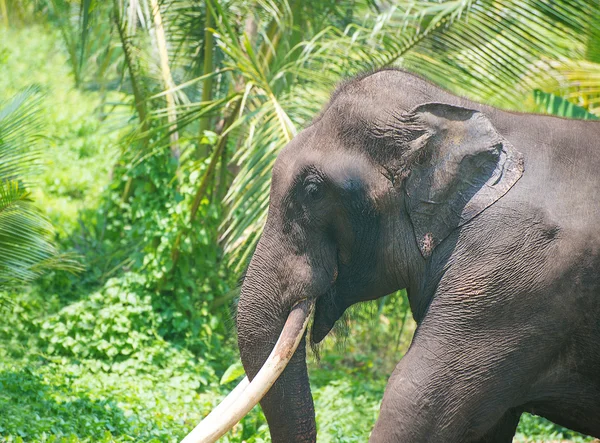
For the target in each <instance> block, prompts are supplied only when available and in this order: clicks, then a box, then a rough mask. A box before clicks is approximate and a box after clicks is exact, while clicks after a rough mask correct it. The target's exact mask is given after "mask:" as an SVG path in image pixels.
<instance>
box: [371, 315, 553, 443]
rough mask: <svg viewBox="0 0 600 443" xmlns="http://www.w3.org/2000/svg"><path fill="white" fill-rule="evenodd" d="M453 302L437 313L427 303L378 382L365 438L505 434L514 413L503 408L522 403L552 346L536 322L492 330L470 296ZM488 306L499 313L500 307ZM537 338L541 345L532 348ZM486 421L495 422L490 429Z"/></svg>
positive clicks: (457, 439) (450, 441)
mask: <svg viewBox="0 0 600 443" xmlns="http://www.w3.org/2000/svg"><path fill="white" fill-rule="evenodd" d="M454 306H461V305H458V304H455V305H454ZM454 306H450V307H446V306H442V307H443V308H444V309H445V310H444V312H438V311H437V309H436V308H437V307H436V306H435V305H434V304H432V306H431V307H430V310H429V312H428V314H427V316H426V318H425V319H424V320H423V322H422V323H421V325H419V327H418V328H417V331H416V332H415V338H414V340H413V343H412V344H411V347H410V349H409V350H408V352H407V353H406V355H405V356H404V357H403V358H402V360H400V363H398V365H397V366H396V369H395V370H394V373H393V374H392V376H391V377H390V380H389V382H388V385H387V387H386V390H385V394H384V397H383V402H382V405H381V411H380V415H379V419H378V420H377V423H376V424H375V428H374V429H373V433H372V435H371V442H372V443H397V442H411V443H430V442H432V443H433V442H441V441H443V442H445V443H464V442H472V441H474V442H479V441H482V442H505V441H506V442H508V441H509V434H511V433H513V432H514V429H515V428H516V425H517V423H518V414H516V413H515V414H514V415H513V416H512V417H511V416H510V415H509V416H505V414H506V413H507V411H508V410H509V409H511V407H512V406H513V405H515V404H518V405H520V404H525V403H527V401H528V397H527V396H528V395H529V393H528V392H529V388H530V387H531V386H532V385H533V384H534V382H535V380H536V378H537V374H539V373H540V371H541V370H542V368H544V367H547V365H548V364H550V362H551V361H552V358H553V357H554V356H555V355H556V352H558V349H557V348H558V347H557V346H554V344H553V343H551V342H550V341H549V340H547V339H546V338H545V336H546V334H547V331H546V330H544V328H541V327H540V329H539V330H537V329H536V330H533V331H525V332H527V333H524V332H523V331H522V330H519V328H516V327H506V328H503V329H502V334H501V335H499V333H498V326H497V325H496V324H494V323H493V319H490V318H489V316H488V313H487V312H484V313H482V314H479V312H476V311H475V309H474V303H473V304H471V305H469V308H471V310H470V311H468V310H467V309H463V311H462V312H453V311H452V310H451V309H450V308H451V307H454ZM488 311H489V312H490V314H489V315H494V316H496V318H501V319H503V318H506V317H507V315H506V314H504V312H502V310H499V311H496V312H494V310H492V309H488ZM525 311H526V310H523V312H525ZM475 314H479V315H481V317H478V316H476V315H475ZM519 320H520V319H519ZM523 324H526V322H525V321H523ZM540 341H544V346H539V347H537V348H536V345H537V343H539V342H540ZM532 349H539V352H531V350H532ZM490 423H497V424H498V425H497V426H496V427H495V428H494V429H490Z"/></svg>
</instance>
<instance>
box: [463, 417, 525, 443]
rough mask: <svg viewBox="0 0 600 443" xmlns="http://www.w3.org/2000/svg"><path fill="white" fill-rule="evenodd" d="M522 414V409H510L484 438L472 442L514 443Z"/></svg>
mask: <svg viewBox="0 0 600 443" xmlns="http://www.w3.org/2000/svg"><path fill="white" fill-rule="evenodd" d="M521 414H522V412H521V410H520V409H519V410H517V409H509V410H508V411H506V413H505V414H504V415H503V416H502V418H501V419H500V421H499V422H498V423H496V424H495V425H494V426H493V427H492V428H491V429H490V430H489V431H487V432H486V433H485V435H484V436H483V437H482V438H480V439H478V440H475V441H473V442H472V443H512V441H513V437H514V436H515V432H516V431H517V426H518V425H519V420H520V419H521Z"/></svg>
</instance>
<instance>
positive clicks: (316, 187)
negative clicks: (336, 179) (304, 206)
mask: <svg viewBox="0 0 600 443" xmlns="http://www.w3.org/2000/svg"><path fill="white" fill-rule="evenodd" d="M304 192H305V193H306V197H307V198H308V199H309V200H311V201H313V202H317V201H319V200H321V199H322V198H323V197H324V196H325V191H324V189H323V184H322V183H317V182H315V181H308V180H306V181H305V182H304Z"/></svg>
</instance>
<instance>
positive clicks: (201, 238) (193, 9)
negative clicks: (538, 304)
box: [0, 0, 600, 443]
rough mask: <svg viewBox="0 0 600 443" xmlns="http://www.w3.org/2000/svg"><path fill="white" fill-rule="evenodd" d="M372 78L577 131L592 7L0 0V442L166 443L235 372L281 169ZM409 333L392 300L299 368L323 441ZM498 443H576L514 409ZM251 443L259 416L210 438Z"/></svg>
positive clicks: (585, 111) (369, 390) (364, 433)
mask: <svg viewBox="0 0 600 443" xmlns="http://www.w3.org/2000/svg"><path fill="white" fill-rule="evenodd" d="M388 66H392V67H401V68H404V69H408V70H410V71H412V72H415V73H417V74H419V75H421V76H424V77H426V78H428V79H430V80H431V81H433V82H435V83H437V84H439V85H442V86H443V87H445V88H447V89H449V90H451V91H453V92H455V93H457V94H460V95H464V96H466V97H469V98H471V99H474V100H477V101H481V102H485V103H488V104H491V105H494V106H498V107H502V108H506V109H515V110H519V111H528V112H541V113H551V114H556V115H561V116H564V117H575V118H587V119H596V118H598V117H600V5H599V4H598V1H597V0H439V1H433V0H422V1H415V0H400V1H387V0H323V1H318V2H317V1H315V2H307V1H301V0H109V1H100V0H0V303H1V306H0V441H6V442H65V443H66V442H88V441H89V442H91V441H94V442H113V441H114V442H125V441H144V442H166V441H178V440H179V439H180V438H181V437H183V436H184V435H185V434H186V433H187V432H188V431H189V430H190V429H191V428H192V427H193V426H194V425H195V424H196V423H197V422H198V421H199V419H200V418H201V417H202V416H203V415H205V414H206V413H207V412H208V411H209V410H210V409H211V408H212V407H213V406H214V405H216V404H217V403H218V402H219V400H220V399H221V398H222V397H223V395H224V394H225V393H226V392H227V391H228V390H229V389H231V387H232V386H233V383H234V382H235V381H236V380H238V379H239V378H240V377H241V376H242V374H243V371H242V369H241V366H240V363H239V361H238V357H237V351H236V345H235V333H234V324H233V320H232V318H233V312H234V310H235V300H236V296H237V294H238V284H237V282H238V279H239V278H240V276H241V275H242V273H243V270H244V268H245V266H246V264H247V262H248V260H249V257H250V255H251V254H252V251H253V248H254V245H255V244H256V241H257V239H258V236H259V235H260V231H261V226H262V224H263V223H264V220H265V217H266V208H267V204H268V190H269V179H270V169H271V167H272V165H273V162H274V159H275V157H276V155H277V153H278V152H279V150H280V149H281V148H282V147H283V146H285V144H286V143H287V142H288V141H289V140H291V138H293V137H294V135H295V134H296V133H297V132H298V131H299V130H301V129H302V128H303V127H305V126H306V125H308V124H310V122H311V119H312V118H313V116H314V115H315V114H317V113H318V112H319V110H320V108H321V107H322V106H323V104H324V103H325V102H326V101H327V100H328V97H329V94H330V93H331V91H332V90H333V88H334V87H335V85H336V84H337V83H339V82H340V81H342V80H343V79H345V78H348V77H350V76H352V75H354V74H357V73H361V72H366V71H371V70H374V69H378V68H381V67H388ZM413 330H414V324H413V322H412V319H411V316H410V311H409V309H408V303H407V300H406V297H405V295H404V294H402V293H398V294H391V295H390V296H387V297H385V298H383V299H381V300H378V301H376V302H372V303H368V304H365V305H362V306H359V307H357V308H356V309H354V310H353V311H352V312H351V313H350V315H348V317H347V318H346V319H345V322H343V324H342V325H341V326H340V327H338V328H337V331H336V335H335V337H331V338H328V339H327V341H326V343H325V344H324V346H323V347H322V348H321V350H320V358H317V356H316V355H312V356H311V357H310V359H311V361H310V368H311V383H312V386H313V389H314V391H313V393H314V397H315V403H316V409H317V422H318V426H319V436H320V439H321V440H320V441H323V442H364V441H366V439H367V437H368V432H369V431H370V429H371V427H372V425H373V424H374V421H375V419H376V417H377V413H378V407H379V402H380V400H381V396H382V393H383V389H384V387H385V383H386V381H387V377H388V376H389V374H390V373H391V371H392V369H393V367H394V366H395V364H396V362H397V360H398V359H399V358H400V357H401V355H402V353H403V352H404V351H405V350H406V348H407V346H408V344H409V343H410V339H411V335H412V332H413ZM349 332H350V333H349ZM340 417H343V419H340ZM518 439H519V440H520V441H525V440H528V441H550V440H553V441H554V440H569V441H588V440H589V439H587V438H586V437H585V436H580V435H577V434H575V433H573V432H570V431H568V430H566V429H563V428H561V427H559V426H556V425H554V424H552V423H550V422H548V421H545V420H543V419H540V418H538V417H534V416H530V415H526V416H524V417H523V419H522V421H521V424H520V427H519V433H518ZM268 440H269V437H268V429H267V427H266V423H265V420H264V417H263V416H262V414H261V412H260V410H259V409H258V408H255V410H254V411H253V412H252V413H251V414H250V415H249V416H248V417H246V418H245V419H244V420H242V422H241V423H240V424H239V425H237V426H236V427H235V428H234V430H233V431H232V432H230V433H229V434H228V435H227V437H226V438H225V439H224V441H229V442H242V441H245V442H248V443H252V442H254V443H258V442H263V441H268Z"/></svg>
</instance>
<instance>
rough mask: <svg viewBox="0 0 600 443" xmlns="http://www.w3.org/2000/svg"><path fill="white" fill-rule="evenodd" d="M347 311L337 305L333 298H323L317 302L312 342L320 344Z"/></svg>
mask: <svg viewBox="0 0 600 443" xmlns="http://www.w3.org/2000/svg"><path fill="white" fill-rule="evenodd" d="M345 310H346V309H345V308H342V307H340V306H337V305H336V304H335V301H334V299H333V297H328V296H325V297H322V298H319V299H318V300H317V304H316V309H315V319H314V322H313V326H312V332H311V341H312V342H313V343H320V342H321V341H322V340H323V339H324V338H325V336H327V334H329V332H330V331H331V329H332V328H333V325H335V322H336V321H337V320H338V319H339V318H340V317H341V316H342V314H343V313H344V311H345Z"/></svg>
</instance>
